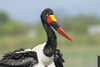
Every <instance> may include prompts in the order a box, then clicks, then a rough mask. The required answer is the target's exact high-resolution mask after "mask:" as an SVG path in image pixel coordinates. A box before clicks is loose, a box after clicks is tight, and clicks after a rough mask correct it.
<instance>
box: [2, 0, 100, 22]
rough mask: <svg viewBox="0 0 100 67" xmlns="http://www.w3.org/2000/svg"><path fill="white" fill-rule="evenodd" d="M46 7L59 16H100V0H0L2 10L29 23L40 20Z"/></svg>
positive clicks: (16, 18) (14, 17) (15, 18)
mask: <svg viewBox="0 0 100 67" xmlns="http://www.w3.org/2000/svg"><path fill="white" fill-rule="evenodd" d="M45 8H52V9H53V10H54V12H55V14H58V16H60V15H64V16H65V15H70V16H77V15H79V14H90V15H97V16H99V17H100V0H0V11H3V12H6V13H7V14H8V15H9V16H10V17H11V18H12V19H14V20H20V21H23V22H27V23H28V22H33V21H38V20H39V21H40V14H41V12H42V11H43V10H44V9H45Z"/></svg>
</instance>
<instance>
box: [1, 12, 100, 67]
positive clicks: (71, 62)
mask: <svg viewBox="0 0 100 67" xmlns="http://www.w3.org/2000/svg"><path fill="white" fill-rule="evenodd" d="M60 22H61V23H60ZM60 22H59V24H60V25H61V27H62V28H63V29H64V30H65V31H66V32H67V33H68V35H69V36H70V37H71V38H72V39H73V42H72V41H69V40H67V39H65V38H64V37H62V36H61V35H60V34H59V33H58V32H56V31H55V32H56V35H57V37H58V39H57V41H58V48H59V49H60V50H61V52H62V53H63V54H64V59H65V61H66V62H65V63H64V65H65V67H67V66H68V67H86V66H87V67H96V66H97V56H98V55H99V56H100V52H99V51H100V49H99V47H100V35H92V36H91V35H90V34H88V33H87V29H88V27H89V25H96V24H100V18H98V17H96V16H85V15H79V16H77V17H65V18H64V19H62V20H61V21H60ZM30 31H31V32H30ZM46 40H47V37H46V33H45V31H44V29H43V26H42V24H41V22H40V23H38V24H24V23H22V22H20V21H12V20H11V18H10V17H9V16H8V15H7V14H5V13H3V12H1V13H0V58H1V57H2V55H3V53H6V52H9V51H13V50H15V49H19V48H26V47H27V48H33V47H35V46H36V45H38V44H41V43H43V42H46Z"/></svg>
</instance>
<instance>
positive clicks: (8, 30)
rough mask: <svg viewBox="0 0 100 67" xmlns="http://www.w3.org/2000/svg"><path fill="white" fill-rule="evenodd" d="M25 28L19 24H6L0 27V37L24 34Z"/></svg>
mask: <svg viewBox="0 0 100 67" xmlns="http://www.w3.org/2000/svg"><path fill="white" fill-rule="evenodd" d="M25 28H26V27H25V26H24V25H21V23H17V22H15V23H6V24H1V25H0V35H19V34H21V33H25V32H26V29H25Z"/></svg>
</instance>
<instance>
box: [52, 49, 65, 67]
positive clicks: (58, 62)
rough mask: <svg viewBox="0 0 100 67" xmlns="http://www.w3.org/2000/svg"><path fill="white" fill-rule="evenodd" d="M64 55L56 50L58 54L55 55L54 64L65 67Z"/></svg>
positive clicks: (57, 66)
mask: <svg viewBox="0 0 100 67" xmlns="http://www.w3.org/2000/svg"><path fill="white" fill-rule="evenodd" d="M62 56H63V54H62V53H61V52H60V50H58V49H57V50H56V53H55V55H54V62H55V65H56V67H63V62H65V61H64V59H63V58H62Z"/></svg>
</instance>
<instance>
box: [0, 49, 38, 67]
mask: <svg viewBox="0 0 100 67" xmlns="http://www.w3.org/2000/svg"><path fill="white" fill-rule="evenodd" d="M24 50H25V49H24V48H21V49H19V50H15V51H13V52H8V53H6V54H5V55H4V56H3V58H2V59H1V60H0V67H29V66H32V65H34V64H35V63H37V62H38V59H37V54H36V52H34V51H26V52H25V51H24ZM21 51H24V52H21ZM18 52H19V53H18Z"/></svg>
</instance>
